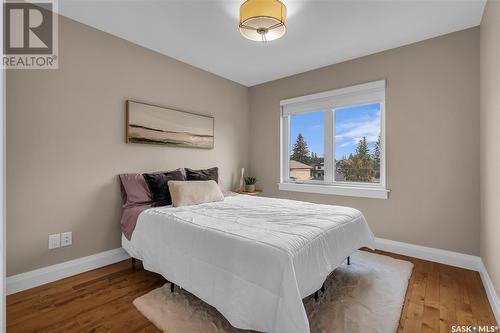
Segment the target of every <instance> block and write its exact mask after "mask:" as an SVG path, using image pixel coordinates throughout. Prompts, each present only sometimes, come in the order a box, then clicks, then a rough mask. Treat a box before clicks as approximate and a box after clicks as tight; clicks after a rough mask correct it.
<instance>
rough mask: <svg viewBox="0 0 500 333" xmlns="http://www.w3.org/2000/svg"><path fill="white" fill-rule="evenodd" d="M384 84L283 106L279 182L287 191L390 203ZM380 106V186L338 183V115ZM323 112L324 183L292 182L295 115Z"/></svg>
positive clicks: (296, 100)
mask: <svg viewBox="0 0 500 333" xmlns="http://www.w3.org/2000/svg"><path fill="white" fill-rule="evenodd" d="M385 88H386V82H385V80H380V81H374V82H369V83H364V84H359V85H355V86H350V87H346V88H341V89H335V90H331V91H326V92H322V93H317V94H312V95H307V96H301V97H296V98H291V99H286V100H282V101H281V102H280V108H281V114H280V182H279V184H278V187H279V189H280V190H284V191H298V192H309V193H320V194H331V195H347V196H356V197H367V198H378V199H387V198H388V193H389V190H387V183H386V181H387V178H386V159H387V154H386V133H385V127H386V126H385V119H386V117H385V112H386V105H385ZM376 103H378V104H380V127H381V128H380V182H378V183H367V182H347V181H336V180H335V167H336V166H335V149H334V147H335V111H336V110H337V109H341V108H346V107H356V106H363V105H368V104H376ZM311 112H324V115H325V123H324V128H325V133H324V140H325V144H324V167H325V176H324V180H322V181H321V180H299V181H294V180H291V179H290V165H289V163H290V118H291V116H292V115H296V114H306V113H311Z"/></svg>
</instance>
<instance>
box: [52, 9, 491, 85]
mask: <svg viewBox="0 0 500 333" xmlns="http://www.w3.org/2000/svg"><path fill="white" fill-rule="evenodd" d="M242 2H243V0H240V1H234V0H165V1H158V0H157V1H144V0H140V1H139V0H136V1H130V0H128V1H119V0H107V1H88V0H60V2H59V12H60V13H61V14H63V15H64V16H67V17H70V18H72V19H74V20H77V21H80V22H82V23H85V24H88V25H91V26H93V27H96V28H98V29H100V30H103V31H106V32H108V33H111V34H113V35H116V36H119V37H122V38H124V39H127V40H129V41H131V42H133V43H136V44H139V45H142V46H144V47H147V48H149V49H152V50H155V51H157V52H160V53H163V54H165V55H168V56H170V57H173V58H175V59H178V60H181V61H183V62H186V63H188V64H191V65H193V66H196V67H199V68H202V69H204V70H207V71H209V72H212V73H214V74H217V75H220V76H222V77H225V78H227V79H230V80H233V81H236V82H239V83H241V84H243V85H246V86H252V85H256V84H259V83H263V82H267V81H271V80H275V79H278V78H282V77H285V76H289V75H292V74H297V73H301V72H305V71H308V70H311V69H314V68H319V67H323V66H326V65H330V64H334V63H339V62H342V61H345V60H348V59H353V58H358V57H361V56H364V55H368V54H373V53H376V52H380V51H383V50H387V49H391V48H395V47H398V46H402V45H406V44H410V43H414V42H417V41H420V40H424V39H428V38H431V37H435V36H439V35H443V34H447V33H450V32H453V31H458V30H462V29H466V28H469V27H474V26H477V25H479V24H480V22H481V17H482V14H483V9H484V5H485V3H486V0H427V1H423V0H385V1H382V0H340V1H339V0H323V1H318V0H289V1H286V0H285V1H283V2H284V3H285V4H286V5H287V7H288V11H289V16H288V30H287V33H286V34H285V36H284V37H283V38H281V39H279V40H276V41H272V42H269V43H258V42H252V41H249V40H247V39H244V38H243V37H242V36H240V34H239V32H238V15H239V5H240V4H241V3H242Z"/></svg>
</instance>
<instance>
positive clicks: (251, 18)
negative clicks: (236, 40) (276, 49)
mask: <svg viewBox="0 0 500 333" xmlns="http://www.w3.org/2000/svg"><path fill="white" fill-rule="evenodd" d="M285 32H286V6H285V5H284V4H283V3H282V2H281V1H278V0H247V1H245V2H244V3H243V4H242V5H241V7H240V33H241V35H242V36H243V37H245V38H248V39H250V40H254V41H258V42H259V41H262V42H268V41H271V40H275V39H278V38H280V37H281V36H283V35H284V34H285Z"/></svg>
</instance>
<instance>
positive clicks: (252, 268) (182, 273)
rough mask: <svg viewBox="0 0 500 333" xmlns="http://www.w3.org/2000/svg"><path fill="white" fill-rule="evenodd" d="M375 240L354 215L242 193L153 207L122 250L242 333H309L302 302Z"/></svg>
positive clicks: (347, 210) (342, 209)
mask: <svg viewBox="0 0 500 333" xmlns="http://www.w3.org/2000/svg"><path fill="white" fill-rule="evenodd" d="M373 244H374V239H373V234H372V232H371V230H370V228H369V227H368V224H367V223H366V221H365V218H364V217H363V215H362V214H361V212H359V211H358V210H356V209H353V208H348V207H341V206H330V205H318V204H312V203H306V202H300V201H291V200H283V199H271V198H262V197H251V196H246V195H238V196H234V197H227V198H225V200H224V201H223V202H216V203H208V204H201V205H195V206H186V207H179V208H172V207H157V208H151V209H148V210H146V211H144V212H143V213H141V215H140V216H139V219H138V221H137V226H136V229H135V231H134V233H133V235H132V239H131V241H130V243H129V242H128V241H126V239H125V238H124V248H125V249H126V250H127V251H128V252H129V253H130V254H131V255H132V256H134V257H136V258H139V259H142V260H143V264H144V267H145V268H146V269H148V270H151V271H154V272H157V273H160V274H162V275H163V276H164V277H165V278H166V279H167V280H169V281H172V282H174V283H175V284H177V285H179V286H181V287H183V288H185V289H186V290H188V291H189V292H191V293H193V294H194V295H196V296H197V297H199V298H200V299H202V300H204V301H205V302H207V303H208V304H210V305H212V306H214V307H215V308H217V309H218V310H219V311H220V312H221V313H222V314H223V315H224V316H225V317H226V318H227V319H228V320H229V322H230V323H231V324H232V325H233V326H235V327H238V328H243V329H254V330H258V331H265V332H287V333H288V332H309V322H308V319H307V316H306V312H305V309H304V306H303V303H302V298H304V297H306V296H308V295H310V294H312V293H313V292H314V291H316V290H318V289H319V288H320V287H321V285H322V283H323V282H324V280H325V278H326V277H327V276H328V274H329V273H331V272H332V271H333V270H334V269H335V268H336V267H337V266H339V265H340V264H341V263H342V262H343V261H344V260H345V258H346V257H347V256H348V255H350V254H352V253H353V252H354V251H355V250H357V249H358V248H360V247H363V246H367V247H371V248H373Z"/></svg>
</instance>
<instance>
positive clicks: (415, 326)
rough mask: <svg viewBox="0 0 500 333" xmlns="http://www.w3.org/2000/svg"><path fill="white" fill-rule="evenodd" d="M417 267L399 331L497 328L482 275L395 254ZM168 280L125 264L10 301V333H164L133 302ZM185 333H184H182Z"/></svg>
mask: <svg viewBox="0 0 500 333" xmlns="http://www.w3.org/2000/svg"><path fill="white" fill-rule="evenodd" d="M377 252H378V253H381V254H386V255H390V256H391V257H394V258H398V259H404V260H409V261H411V262H413V264H414V265H415V267H414V269H413V274H412V276H411V278H410V282H409V287H408V291H407V293H406V299H405V303H404V308H403V311H402V315H401V319H400V324H399V329H398V333H405V332H411V333H414V332H425V333H427V332H446V333H449V332H451V330H450V328H451V325H458V324H460V325H496V324H495V319H494V316H493V313H492V311H491V308H490V306H489V303H488V299H487V297H486V292H485V290H484V287H483V285H482V283H481V278H480V276H479V273H477V272H473V271H469V270H465V269H461V268H456V267H451V266H447V265H442V264H437V263H433V262H429V261H425V260H420V259H415V258H409V257H404V256H400V255H396V254H391V253H383V252H380V251H377ZM164 283H165V280H164V279H163V278H162V277H161V276H159V275H157V274H154V273H150V272H147V271H145V270H143V269H142V266H141V264H140V263H139V262H138V263H136V265H135V269H134V270H132V268H131V262H130V260H128V261H122V262H119V263H116V264H113V265H110V266H106V267H103V268H99V269H96V270H93V271H90V272H86V273H83V274H79V275H76V276H73V277H70V278H67V279H63V280H60V281H56V282H53V283H50V284H47V285H43V286H40V287H37V288H33V289H30V290H26V291H23V292H20V293H17V294H13V295H11V296H8V297H7V330H8V332H51V333H52V332H54V333H55V332H120V333H123V332H160V331H159V330H158V329H156V328H155V326H154V325H153V324H152V323H150V322H149V321H148V320H147V319H146V318H145V317H143V316H142V315H141V314H140V313H139V312H138V311H137V310H136V309H135V307H134V305H133V304H132V301H133V300H134V299H135V298H136V297H138V296H141V295H143V294H145V293H147V292H148V291H150V290H152V289H154V288H157V287H160V286H162V285H163V284H164ZM183 333H184V332H183Z"/></svg>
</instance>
